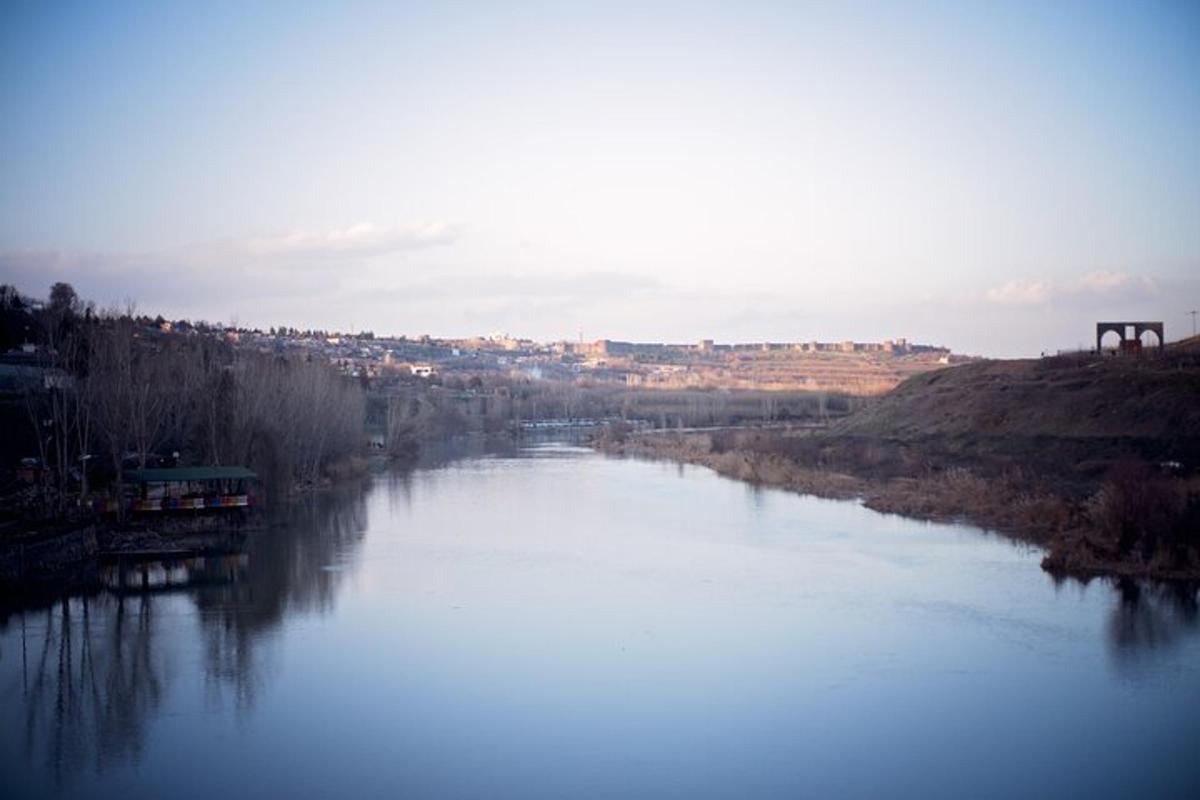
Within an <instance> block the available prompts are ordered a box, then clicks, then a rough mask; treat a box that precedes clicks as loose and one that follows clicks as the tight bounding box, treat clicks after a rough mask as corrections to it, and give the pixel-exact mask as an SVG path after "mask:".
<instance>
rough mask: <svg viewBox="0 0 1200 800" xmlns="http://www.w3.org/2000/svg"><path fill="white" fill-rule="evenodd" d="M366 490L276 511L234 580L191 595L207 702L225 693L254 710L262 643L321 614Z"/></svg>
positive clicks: (361, 523)
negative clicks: (302, 618) (301, 617)
mask: <svg viewBox="0 0 1200 800" xmlns="http://www.w3.org/2000/svg"><path fill="white" fill-rule="evenodd" d="M365 497H366V489H365V487H364V486H356V487H353V488H349V489H343V490H338V491H335V492H329V493H321V494H318V495H312V496H308V497H305V498H302V499H301V500H299V501H297V502H296V503H294V504H291V505H289V506H288V507H287V508H284V509H281V510H280V518H279V519H276V520H274V522H273V524H272V526H271V529H270V530H269V531H267V532H264V533H261V534H258V535H256V536H254V537H252V538H251V540H250V542H249V544H248V547H247V550H248V553H249V563H248V565H247V568H246V570H245V572H244V574H243V575H242V576H241V578H240V579H239V580H237V581H234V582H231V583H227V584H224V585H219V586H209V587H203V588H202V589H200V590H198V591H197V592H196V593H195V594H194V596H193V597H194V601H195V603H196V607H197V608H198V609H199V610H200V612H201V614H200V621H201V635H202V636H203V637H204V670H205V687H206V690H207V699H208V700H209V702H210V703H214V704H218V705H219V704H221V703H222V702H224V700H225V698H226V696H227V692H231V693H232V699H233V702H234V703H235V705H236V706H237V707H238V708H239V709H248V708H250V707H252V706H253V705H254V700H255V696H256V694H257V692H258V690H259V688H260V687H262V686H263V685H264V683H265V680H266V678H267V669H266V665H264V663H263V662H264V660H265V659H266V653H265V652H264V650H265V648H264V644H265V642H266V641H267V640H268V639H269V638H270V637H271V636H272V635H273V634H274V633H275V632H276V631H277V630H278V628H279V625H280V623H281V622H282V621H283V619H284V617H285V616H287V615H298V614H306V613H326V612H328V611H330V610H331V609H332V608H333V604H334V600H335V596H336V589H337V586H338V583H339V582H340V581H341V580H342V578H343V576H344V574H345V572H344V570H343V569H341V568H340V567H341V566H342V565H344V564H345V563H346V562H347V561H349V560H351V559H352V558H353V556H354V553H355V552H356V551H357V549H358V546H359V544H360V543H361V541H362V538H363V535H364V532H365V531H366V527H367V514H366V503H365Z"/></svg>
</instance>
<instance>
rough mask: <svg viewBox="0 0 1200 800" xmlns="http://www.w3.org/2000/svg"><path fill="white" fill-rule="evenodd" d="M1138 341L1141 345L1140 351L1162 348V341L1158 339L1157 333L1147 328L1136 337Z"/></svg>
mask: <svg viewBox="0 0 1200 800" xmlns="http://www.w3.org/2000/svg"><path fill="white" fill-rule="evenodd" d="M1138 341H1139V342H1141V343H1142V349H1143V350H1144V349H1146V348H1150V347H1154V348H1157V347H1162V340H1161V339H1159V338H1158V331H1155V330H1151V329H1149V328H1147V329H1146V330H1144V331H1142V332H1141V334H1140V335H1139V336H1138Z"/></svg>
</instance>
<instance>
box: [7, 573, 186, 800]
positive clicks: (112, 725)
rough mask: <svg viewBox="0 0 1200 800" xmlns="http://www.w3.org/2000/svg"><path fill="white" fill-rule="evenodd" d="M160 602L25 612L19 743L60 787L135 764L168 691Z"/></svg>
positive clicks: (66, 604) (109, 601)
mask: <svg viewBox="0 0 1200 800" xmlns="http://www.w3.org/2000/svg"><path fill="white" fill-rule="evenodd" d="M155 602H156V598H155V597H154V596H153V595H150V594H147V595H143V596H142V597H139V598H137V599H119V598H113V597H108V596H100V597H96V598H86V597H85V598H81V599H79V600H76V601H68V600H63V601H62V602H61V603H59V604H58V605H56V606H53V607H51V608H47V609H46V610H45V611H44V612H40V613H36V614H34V613H27V612H26V613H22V615H21V621H20V625H21V637H20V639H21V694H20V700H21V702H20V704H19V707H20V709H21V724H22V730H21V743H22V746H23V751H24V756H25V761H26V763H27V764H28V765H30V766H31V767H33V768H35V769H42V770H45V772H46V773H47V774H48V775H49V776H50V779H51V783H52V785H53V786H54V787H55V788H60V787H61V786H62V785H63V782H64V781H65V780H66V779H67V778H69V777H70V776H71V775H72V774H73V773H75V772H77V771H79V770H80V769H81V768H82V767H84V766H91V767H92V768H94V769H96V770H102V769H104V767H105V766H106V765H107V764H109V763H110V762H116V761H134V762H136V761H137V760H138V757H139V755H140V754H141V752H142V750H143V748H144V746H145V726H144V722H145V720H146V719H147V718H148V717H149V716H151V715H153V714H154V712H155V711H156V710H157V709H158V707H159V704H160V702H161V699H162V697H163V693H164V689H165V685H166V672H167V671H166V667H165V661H164V654H162V653H160V652H157V648H156V636H157V628H158V625H157V622H156V619H155V614H154V610H155ZM31 629H33V630H31ZM39 629H40V630H39ZM35 630H36V632H34V631H35ZM6 705H7V704H6ZM8 707H10V708H14V706H11V705H8Z"/></svg>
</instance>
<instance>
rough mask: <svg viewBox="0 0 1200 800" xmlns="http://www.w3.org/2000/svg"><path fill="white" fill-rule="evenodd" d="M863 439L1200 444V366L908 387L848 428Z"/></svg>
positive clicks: (1124, 366)
mask: <svg viewBox="0 0 1200 800" xmlns="http://www.w3.org/2000/svg"><path fill="white" fill-rule="evenodd" d="M835 430H836V432H838V433H843V434H847V435H854V436H882V437H897V438H916V437H923V436H958V435H986V436H991V435H997V436H1016V437H1031V436H1050V437H1070V438H1078V437H1137V438H1144V439H1159V440H1167V439H1181V438H1194V437H1198V436H1200V359H1198V358H1197V356H1196V355H1194V354H1191V353H1188V352H1186V351H1183V350H1182V349H1180V350H1174V351H1173V352H1171V353H1168V354H1167V355H1165V356H1162V357H1158V358H1151V357H1144V358H1115V357H1114V358H1105V359H1095V358H1091V359H1080V358H1047V359H1037V360H1023V361H982V362H976V363H971V364H964V365H961V366H956V367H952V368H950V369H943V370H938V371H936V372H929V373H925V374H922V375H916V376H914V377H911V378H908V379H907V380H905V381H904V382H903V383H901V384H900V385H899V386H897V387H896V388H895V389H894V390H892V391H891V392H890V393H888V394H887V395H885V396H883V397H881V398H880V399H879V400H878V401H877V402H875V403H872V404H871V405H869V406H868V407H866V408H864V409H862V410H861V411H859V412H858V413H856V414H854V415H852V416H850V417H849V418H847V419H845V420H843V421H841V422H840V423H839V424H838V426H837V427H836V429H835Z"/></svg>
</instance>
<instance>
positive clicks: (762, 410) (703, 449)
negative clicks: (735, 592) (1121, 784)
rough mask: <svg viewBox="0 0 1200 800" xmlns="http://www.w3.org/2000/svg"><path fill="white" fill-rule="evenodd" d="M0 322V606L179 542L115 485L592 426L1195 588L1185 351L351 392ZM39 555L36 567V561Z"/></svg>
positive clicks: (387, 381) (70, 326)
mask: <svg viewBox="0 0 1200 800" xmlns="http://www.w3.org/2000/svg"><path fill="white" fill-rule="evenodd" d="M0 323H3V324H2V325H0V350H3V351H4V352H5V353H7V354H9V356H12V354H14V353H15V354H16V360H15V361H13V359H12V358H9V360H8V361H6V362H5V365H4V367H5V369H6V372H5V375H4V378H5V381H6V384H5V386H4V392H3V393H2V395H3V397H2V398H0V399H3V403H0V412H2V413H3V415H4V419H3V422H4V425H5V429H6V432H8V433H9V435H8V436H7V437H5V439H4V441H2V442H0V455H2V456H3V463H4V466H3V475H2V476H0V477H3V481H2V483H3V491H2V492H0V512H2V514H0V591H3V590H4V589H5V586H6V585H7V586H8V587H10V588H11V587H13V586H15V587H16V588H17V591H18V592H19V591H21V585H22V583H23V580H24V578H25V577H26V576H28V575H31V574H36V575H37V576H38V579H39V580H41V579H42V578H44V577H45V576H47V575H53V574H54V573H55V572H56V571H58V569H59V567H61V566H62V565H63V564H70V563H73V561H77V560H78V556H79V553H81V552H84V551H85V550H87V548H86V547H85V548H82V549H81V548H80V547H78V546H77V545H78V542H77V541H76V539H79V538H80V537H79V536H75V535H74V533H75V532H78V531H88V530H91V531H93V533H94V534H97V535H98V536H99V539H97V538H96V536H95V535H93V536H92V538H91V539H88V537H87V535H82V536H83V539H84V540H87V541H89V542H91V541H93V540H95V541H103V542H105V544H104V546H103V547H100V546H93V547H92V550H94V551H96V552H100V551H101V550H107V551H110V552H111V551H114V550H121V549H130V548H134V547H135V545H136V543H137V542H146V541H151V540H159V541H160V544H162V542H166V540H167V539H169V538H170V536H171V535H172V534H171V528H172V525H174V524H176V523H177V522H179V520H173V519H168V518H167V515H164V516H162V517H159V518H157V519H153V520H152V519H150V518H148V517H146V516H144V515H142V516H139V514H138V513H135V512H134V511H132V510H129V509H132V508H133V506H132V503H131V502H130V498H131V496H132V495H131V490H132V489H133V486H132V484H129V483H127V481H126V477H127V475H128V474H129V472H130V471H131V470H137V469H145V468H147V467H151V468H162V467H173V466H205V465H207V466H221V465H224V466H239V467H246V468H248V469H250V470H252V471H253V472H255V473H256V474H257V475H258V476H259V480H260V482H261V484H262V485H261V491H260V493H259V494H260V496H259V498H258V500H260V501H261V500H262V495H265V497H266V498H268V499H271V500H279V499H284V498H288V497H291V496H294V495H296V494H298V493H301V494H302V493H307V492H311V491H313V490H316V489H322V488H327V487H330V486H334V485H337V484H339V483H343V482H347V481H351V480H353V479H356V478H361V477H363V476H365V475H367V474H368V473H369V472H370V471H371V470H372V467H373V466H378V465H381V464H394V465H398V466H411V465H413V464H415V463H417V461H418V458H419V456H420V454H421V452H422V450H423V448H426V447H431V446H436V443H438V442H443V441H446V440H447V439H450V438H453V437H456V436H460V435H463V434H476V435H482V436H485V437H496V436H499V437H505V438H507V439H510V440H511V439H515V438H519V437H520V436H522V429H523V426H528V425H530V424H533V425H534V426H536V425H537V424H538V423H539V422H548V423H549V424H553V423H556V422H559V423H561V422H571V421H579V420H592V421H602V422H606V423H607V427H606V428H604V429H603V430H602V432H601V433H600V434H598V435H597V436H595V437H594V439H593V442H592V444H593V446H594V447H596V448H597V449H599V450H602V451H605V452H608V453H616V454H622V455H630V456H639V457H649V458H661V459H669V460H673V461H680V462H687V463H695V464H701V465H704V466H708V467H710V468H712V469H714V470H716V471H717V472H719V473H720V474H722V475H727V476H729V477H733V478H737V479H740V480H745V481H750V482H753V483H757V484H761V485H766V486H775V487H781V488H787V489H791V490H795V491H799V492H803V493H808V494H814V495H818V496H822V497H830V498H839V499H850V498H859V499H861V500H862V501H863V502H865V503H866V505H867V506H869V507H871V508H873V509H876V510H879V511H884V512H888V513H895V514H901V515H904V516H909V517H914V518H919V519H929V520H956V521H966V522H970V523H972V524H976V525H980V526H982V527H985V528H989V529H993V530H997V531H1001V532H1004V533H1007V534H1009V535H1012V536H1014V537H1016V538H1020V539H1023V540H1025V541H1029V542H1032V543H1034V544H1037V545H1039V546H1041V547H1044V548H1045V549H1046V551H1047V555H1046V558H1045V560H1044V562H1043V566H1044V567H1045V568H1046V569H1047V570H1049V571H1051V572H1053V573H1055V574H1057V575H1072V576H1076V577H1082V578H1087V577H1090V576H1095V575H1111V576H1128V577H1152V578H1161V579H1167V580H1198V579H1200V403H1197V398H1200V352H1198V350H1200V348H1198V347H1197V342H1196V341H1190V343H1189V342H1185V343H1182V344H1181V345H1175V346H1173V347H1171V348H1168V351H1167V352H1166V353H1165V354H1162V355H1160V356H1157V357H1144V358H1138V357H1129V358H1125V357H1121V358H1114V357H1100V356H1097V355H1089V354H1079V355H1076V356H1072V357H1055V358H1043V359H1040V360H1030V361H980V360H975V361H971V362H969V363H965V364H960V365H957V366H949V367H946V368H944V369H941V368H939V369H931V370H930V371H927V372H924V373H919V374H916V375H914V376H913V377H910V378H908V379H907V380H905V381H903V382H902V383H901V384H900V385H899V386H897V387H896V388H894V389H893V390H892V391H890V392H888V393H886V394H884V395H882V396H879V397H863V396H853V395H847V394H837V393H830V392H815V391H790V390H789V391H784V390H777V391H767V390H748V389H734V390H731V389H720V388H716V387H696V388H690V389H663V388H660V389H647V388H645V387H641V386H636V387H634V386H626V385H624V384H620V383H615V382H609V383H603V382H597V381H593V380H591V379H588V378H584V377H577V378H575V379H553V380H547V379H542V378H537V377H532V376H529V375H526V374H523V373H522V371H521V370H520V369H517V368H505V369H504V370H495V369H494V370H491V371H488V370H482V369H480V368H479V367H478V364H477V363H476V365H475V366H474V367H472V366H470V364H471V363H472V362H471V360H470V359H465V361H466V362H467V365H466V366H463V367H457V366H455V359H454V358H448V359H447V360H446V362H445V367H446V374H444V375H441V374H432V375H422V376H418V375H417V372H416V371H415V370H414V371H413V372H412V373H410V372H409V370H407V369H404V368H402V367H397V366H396V365H394V364H393V365H390V366H387V367H386V368H384V369H378V370H375V371H371V370H369V369H366V368H365V367H363V365H361V364H354V363H352V362H349V361H347V360H331V359H330V358H329V357H328V356H326V355H323V354H322V351H321V350H307V351H306V350H303V349H299V350H297V349H294V348H293V349H289V347H288V346H287V345H286V341H287V340H285V339H282V338H277V337H275V336H274V334H272V336H271V337H266V338H265V342H264V337H262V336H261V333H259V335H258V336H257V337H254V338H253V339H252V341H253V342H254V343H249V342H247V341H242V340H240V339H239V332H238V330H236V329H230V328H223V327H222V326H220V325H207V324H206V323H196V324H195V325H192V324H190V323H175V324H174V327H173V326H172V323H169V322H166V321H164V320H162V319H161V318H153V319H152V318H149V317H146V316H144V315H141V316H139V315H135V314H134V313H133V312H132V311H124V312H118V311H109V312H97V311H96V310H95V308H94V307H93V306H91V305H90V304H86V303H83V302H82V301H80V300H79V298H78V297H77V296H76V295H75V292H74V290H73V289H72V288H71V287H70V286H69V285H67V284H55V285H54V287H52V289H51V293H50V297H49V299H48V300H47V301H45V302H30V301H28V300H27V299H26V298H23V297H21V296H20V295H19V294H17V293H16V292H15V290H12V289H11V287H0ZM185 325H186V328H184V326H185ZM338 336H339V335H330V334H325V333H320V332H313V335H312V336H306V337H302V340H303V341H325V342H328V341H336V340H337V338H338ZM362 336H363V339H364V340H365V341H373V338H374V337H373V335H372V334H369V333H366V334H362ZM22 342H24V343H25V344H21V343H22ZM18 345H19V347H20V349H19V350H18V349H17V346H18ZM400 346H407V345H403V344H402V343H401V345H400ZM421 346H422V347H428V345H427V344H425V345H421ZM457 355H458V354H454V356H457ZM31 454H34V455H35V456H36V457H32V458H30V457H28V456H30V455H31ZM18 462H21V463H22V467H21V468H20V469H16V468H10V466H9V465H12V464H17V463H18ZM97 508H102V509H105V510H104V511H97V510H96V509H97ZM235 516H236V515H229V516H228V517H223V518H225V519H229V520H230V524H231V525H232V526H233V527H241V528H245V527H246V526H247V524H249V522H250V521H249V520H242V519H240V517H239V518H238V519H234V517H235ZM160 520H161V521H160ZM156 525H157V526H158V527H159V528H162V530H154V526H156ZM217 527H220V526H217ZM126 534H127V535H126ZM123 535H125V536H126V539H127V540H128V541H125V542H122V541H121V540H120V537H121V536H123ZM55 537H58V538H60V539H61V540H62V543H63V544H62V547H61V548H59V550H58V552H56V551H55V549H54V548H53V547H51V546H48V545H46V546H43V545H45V543H46V542H47V541H48V540H51V539H54V538H55ZM156 537H157V539H156ZM193 538H195V536H194V537H193ZM199 538H200V539H203V535H202V534H200V535H199ZM218 538H219V537H218ZM222 541H223V540H222ZM222 546H223V544H222ZM162 548H163V549H170V548H169V543H168V544H162ZM193 549H195V550H196V551H197V552H199V551H200V550H202V549H203V543H202V542H201V543H200V544H198V545H196V546H195V547H194V548H193ZM28 553H41V554H42V556H41V557H40V560H37V561H36V562H35V563H32V564H31V563H30V561H29V560H28V559H27V558H26V555H27V554H28Z"/></svg>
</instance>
